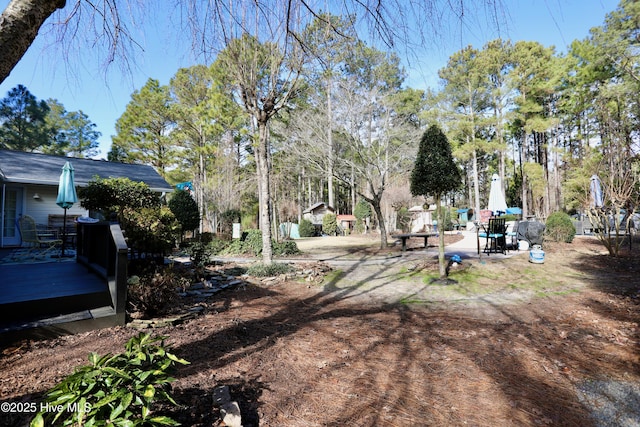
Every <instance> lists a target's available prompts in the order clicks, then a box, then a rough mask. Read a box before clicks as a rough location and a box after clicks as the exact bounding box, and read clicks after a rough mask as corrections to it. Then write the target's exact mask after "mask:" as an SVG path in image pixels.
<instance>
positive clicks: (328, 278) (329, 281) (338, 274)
mask: <svg viewBox="0 0 640 427" xmlns="http://www.w3.org/2000/svg"><path fill="white" fill-rule="evenodd" d="M344 276H345V272H344V270H331V271H329V272H327V273H326V274H325V276H324V281H323V282H322V283H323V284H324V285H325V286H328V287H329V288H330V289H335V284H336V283H338V282H339V281H340V279H342V278H343V277H344Z"/></svg>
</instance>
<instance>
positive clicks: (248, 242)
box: [242, 228, 262, 256]
mask: <svg viewBox="0 0 640 427" xmlns="http://www.w3.org/2000/svg"><path fill="white" fill-rule="evenodd" d="M242 240H243V246H244V248H245V250H246V251H247V252H251V253H252V254H253V255H255V256H258V255H260V254H261V253H262V232H261V231H260V230H258V229H256V228H252V229H250V230H247V232H246V234H245V235H244V239H242Z"/></svg>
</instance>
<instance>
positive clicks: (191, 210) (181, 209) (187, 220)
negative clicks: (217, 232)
mask: <svg viewBox="0 0 640 427" xmlns="http://www.w3.org/2000/svg"><path fill="white" fill-rule="evenodd" d="M168 205H169V209H171V212H173V215H174V216H175V217H176V219H177V220H178V222H179V223H180V226H181V227H182V232H183V233H184V232H186V231H193V230H195V229H196V228H198V227H199V226H200V210H199V209H198V203H196V201H195V200H194V199H193V197H191V194H189V192H188V191H185V190H177V191H176V192H174V193H173V195H172V196H171V199H170V200H169V203H168Z"/></svg>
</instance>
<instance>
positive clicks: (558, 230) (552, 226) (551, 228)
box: [545, 212, 576, 243]
mask: <svg viewBox="0 0 640 427" xmlns="http://www.w3.org/2000/svg"><path fill="white" fill-rule="evenodd" d="M545 234H546V235H547V236H548V237H549V238H551V239H552V240H554V241H556V242H565V243H571V242H573V238H574V237H575V235H576V227H575V225H573V222H572V221H571V217H570V216H569V215H568V214H566V213H564V212H554V213H552V214H551V215H549V217H548V218H547V222H546V224H545Z"/></svg>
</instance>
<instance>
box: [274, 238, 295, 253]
mask: <svg viewBox="0 0 640 427" xmlns="http://www.w3.org/2000/svg"><path fill="white" fill-rule="evenodd" d="M299 253H301V252H300V249H298V245H297V244H296V242H294V241H293V240H285V241H282V242H273V254H274V255H279V256H286V255H297V254H299Z"/></svg>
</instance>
